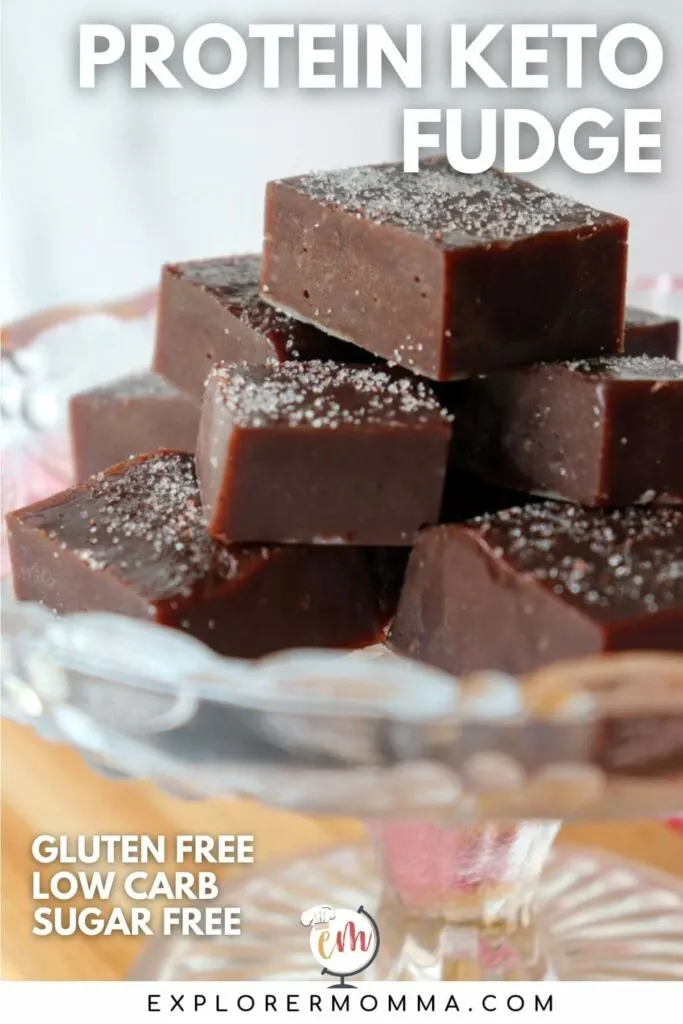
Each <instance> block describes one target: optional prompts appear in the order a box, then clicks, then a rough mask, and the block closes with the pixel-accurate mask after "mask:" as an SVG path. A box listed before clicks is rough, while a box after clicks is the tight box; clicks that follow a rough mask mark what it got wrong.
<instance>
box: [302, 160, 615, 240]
mask: <svg viewBox="0 0 683 1024" xmlns="http://www.w3.org/2000/svg"><path fill="white" fill-rule="evenodd" d="M285 184H287V185H290V186H291V187H293V188H296V189H297V190H298V191H300V192H303V193H305V194H306V195H309V196H310V197H311V198H313V199H317V200H320V201H322V202H324V203H328V204H330V205H331V206H341V207H343V208H344V209H346V210H347V211H349V212H352V213H356V215H357V216H358V217H363V218H367V219H369V220H373V221H375V222H378V223H387V224H394V225H397V226H399V227H403V228H405V229H406V230H408V231H411V232H414V233H415V234H420V235H423V236H426V237H431V238H434V239H435V240H436V241H438V242H440V243H442V244H443V245H444V246H445V247H449V246H460V245H472V244H475V243H477V242H495V241H502V242H505V241H514V240H515V239H518V238H526V237H529V236H532V235H537V234H540V233H541V232H543V231H549V230H553V229H570V228H584V229H585V228H590V227H593V228H595V227H597V226H598V225H599V224H604V223H609V222H610V221H611V220H613V218H612V217H611V216H610V215H609V214H605V213H600V212H599V211H598V210H594V209H592V208H590V207H588V206H583V205H582V204H581V203H576V202H574V201H573V200H571V199H566V198H565V197H564V196H558V195H554V194H553V193H551V192H545V191H542V190H541V189H539V188H537V187H536V186H535V185H531V184H530V183H529V182H526V181H523V180H521V179H519V178H513V177H510V176H508V175H505V174H502V173H501V172H499V171H495V170H491V171H486V172H485V173H483V174H460V173H458V172H456V171H454V170H452V169H451V167H450V166H449V165H448V163H447V162H446V161H445V160H444V159H442V158H437V159H435V160H427V161H425V162H424V164H423V165H422V167H421V169H420V172H419V173H418V174H405V173H404V172H403V168H402V166H401V165H400V164H384V165H379V166H375V167H355V168H350V169H348V170H342V171H322V172H317V173H314V174H308V175H305V176H303V177H301V178H292V179H289V180H288V181H286V182H285Z"/></svg>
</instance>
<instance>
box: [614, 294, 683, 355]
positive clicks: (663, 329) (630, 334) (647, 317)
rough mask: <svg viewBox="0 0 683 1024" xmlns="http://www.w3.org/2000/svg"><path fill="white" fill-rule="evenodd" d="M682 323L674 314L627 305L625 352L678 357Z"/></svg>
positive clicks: (628, 353)
mask: <svg viewBox="0 0 683 1024" xmlns="http://www.w3.org/2000/svg"><path fill="white" fill-rule="evenodd" d="M680 331H681V324H680V321H679V320H676V318H675V317H673V316H660V315H659V314H658V313H651V312H650V311H649V310H647V309H636V308H635V307H634V306H627V307H626V326H625V328H624V353H625V355H627V356H667V357H668V358H669V359H676V358H678V346H679V341H680Z"/></svg>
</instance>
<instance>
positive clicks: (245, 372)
mask: <svg viewBox="0 0 683 1024" xmlns="http://www.w3.org/2000/svg"><path fill="white" fill-rule="evenodd" d="M450 436H451V427H450V422H449V419H448V416H447V414H446V412H445V410H444V409H443V408H442V407H441V405H440V403H439V401H438V399H437V398H436V396H435V395H434V393H433V391H432V389H431V388H430V387H429V385H428V384H426V383H425V382H424V381H421V380H419V379H418V378H416V377H414V376H413V375H412V374H404V373H396V372H391V371H385V370H379V369H376V368H374V367H370V366H361V367H358V366H342V365H339V364H336V363H330V362H325V363H324V362H308V363H282V364H279V365H271V366H266V367H259V366H248V367H240V366H223V365H219V366H216V367H214V369H213V370H212V371H211V374H210V376H209V381H208V384H207V389H206V394H205V396H204V404H203V407H202V419H201V425H200V430H199V438H198V441H197V475H198V477H199V486H200V490H201V494H202V501H203V504H204V508H205V510H206V514H207V519H208V523H209V531H210V532H211V533H212V534H213V536H215V537H218V538H219V539H221V540H224V541H228V542H230V543H246V542H255V541H263V542H265V543H276V542H277V543H283V544H360V545H388V546H390V545H410V544H412V543H413V541H414V539H415V536H416V534H417V532H418V530H419V529H420V527H421V526H424V525H426V524H429V523H436V522H438V521H439V510H440V506H441V498H442V493H443V484H444V477H445V475H446V464H447V461H448V449H449V442H450Z"/></svg>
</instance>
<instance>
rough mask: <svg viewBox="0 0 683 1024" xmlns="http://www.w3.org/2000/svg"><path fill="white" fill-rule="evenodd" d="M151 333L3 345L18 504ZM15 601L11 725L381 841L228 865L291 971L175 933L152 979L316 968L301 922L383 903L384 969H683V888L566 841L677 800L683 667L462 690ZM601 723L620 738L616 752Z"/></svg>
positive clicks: (457, 685) (7, 492)
mask: <svg viewBox="0 0 683 1024" xmlns="http://www.w3.org/2000/svg"><path fill="white" fill-rule="evenodd" d="M650 284H651V287H650V288H649V289H648V293H647V294H646V295H640V294H634V295H633V296H632V298H633V301H634V302H635V303H637V304H642V305H645V306H647V307H649V308H658V309H670V310H671V311H672V312H673V311H675V312H678V313H679V314H680V312H681V311H683V301H682V300H683V290H682V289H683V284H682V283H681V282H680V281H676V280H675V279H673V278H667V279H666V280H664V281H661V280H660V281H657V282H651V283H650ZM152 339H153V319H152V318H151V317H141V318H139V319H133V320H127V321H123V320H121V319H118V318H116V317H113V316H107V315H104V314H98V315H97V316H89V317H83V318H80V319H78V320H75V321H72V322H70V323H66V324H62V325H60V326H58V327H53V328H51V329H49V330H47V331H45V332H43V333H42V334H41V335H39V336H38V337H37V338H36V339H35V340H33V341H32V342H31V344H30V345H24V346H21V347H18V348H14V349H7V350H4V351H3V392H2V422H3V441H2V444H3V465H4V472H3V490H2V504H3V512H6V511H8V510H9V509H11V508H16V507H19V506H21V505H24V504H26V503H28V502H30V501H34V500H37V499H38V498H40V497H43V496H45V495H46V494H49V493H51V492H53V491H55V490H58V489H61V488H62V487H64V486H65V485H68V483H69V482H70V476H71V466H70V452H69V443H68V436H67V432H66V429H65V426H66V407H67V401H68V398H69V397H70V395H71V394H73V393H75V392H76V391H79V390H81V389H82V388H84V387H90V386H93V385H94V384H96V383H99V382H101V381H104V380H108V379H111V378H113V377H115V376H118V375H120V374H123V373H126V372H129V371H131V370H135V369H140V368H144V367H145V366H147V365H148V364H149V360H150V356H151V349H152ZM2 541H3V550H2V558H3V576H4V577H6V573H7V558H6V550H5V539H4V535H3V538H2ZM2 600H3V623H2V645H3V650H2V654H3V657H2V698H3V705H2V710H3V714H4V715H6V716H8V717H10V718H12V719H14V720H15V721H18V722H21V723H24V724H28V725H31V726H32V727H33V728H34V729H35V730H36V731H37V732H38V733H39V734H40V735H41V736H43V737H45V738H46V739H49V740H54V741H60V742H66V743H68V744H70V745H72V746H73V747H75V748H76V749H78V750H79V751H80V752H81V753H82V754H83V755H84V756H85V757H86V758H87V759H88V761H89V762H90V764H91V765H92V766H93V767H94V768H97V769H98V770H100V771H103V772H105V773H108V774H110V775H114V776H124V777H140V778H149V779H153V780H154V781H155V782H156V783H158V784H159V785H160V786H163V787H165V788H167V789H169V790H171V791H173V792H174V793H176V794H180V795H183V796H186V797H188V798H201V797H204V796H213V797H215V796H226V797H227V796H234V795H248V796H251V797H254V798H257V799H259V800H261V801H263V802H264V803H267V804H272V805H277V806H278V807H283V808H291V809H294V810H298V811H306V812H309V813H322V814H326V815H330V814H334V815H345V816H352V817H358V818H362V819H364V820H367V821H368V822H369V823H370V825H369V831H370V834H371V836H372V838H373V843H374V845H373V849H374V850H375V854H376V855H371V853H370V852H369V849H358V850H343V851H331V852H329V853H327V854H325V855H323V856H320V857H318V858H315V859H312V860H308V861H307V862H306V863H305V864H304V863H302V862H297V863H296V864H294V865H283V866H282V867H280V868H276V869H271V870H270V871H269V872H268V873H266V874H264V875H263V876H257V875H256V874H255V873H254V872H250V873H249V874H248V875H245V876H244V877H243V878H242V877H240V876H239V875H234V874H231V876H230V884H229V887H228V890H227V891H226V895H225V898H226V899H227V900H228V901H229V903H230V905H236V901H237V905H241V906H242V907H243V908H245V920H252V921H255V920H263V919H264V915H265V918H267V919H268V921H269V922H270V924H269V928H275V929H278V930H279V931H281V933H282V936H281V940H280V939H278V940H277V941H276V942H275V943H272V932H271V933H270V935H269V940H268V945H269V946H270V947H271V948H274V949H275V948H276V949H279V950H282V949H285V948H286V949H291V950H292V954H291V957H290V960H291V962H289V963H283V962H281V961H282V958H281V957H280V959H279V962H278V963H277V964H275V963H273V962H271V960H270V958H269V955H268V953H267V948H266V944H265V943H264V941H263V936H262V935H261V933H259V932H254V933H251V932H249V933H247V934H245V935H243V937H242V940H241V941H240V945H239V949H237V947H236V944H235V943H234V942H233V943H231V944H227V945H223V944H221V942H219V941H217V940H199V939H197V940H192V941H190V940H182V941H177V942H176V941H171V940H164V942H163V943H161V944H158V943H157V944H154V945H153V946H151V947H150V950H149V952H148V954H147V955H146V956H145V957H144V958H143V960H142V962H141V964H140V965H139V966H138V968H137V970H136V976H137V977H150V976H155V977H165V978H169V979H170V978H176V977H177V978H180V977H186V978H189V977H192V978H195V979H198V978H202V977H211V978H214V979H215V978H219V977H226V978H227V977H232V978H235V979H237V978H244V979H246V978H257V977H262V978H274V977H287V978H292V977H297V978H298V977H301V978H303V977H310V978H314V977H316V975H317V973H319V969H318V968H317V967H316V963H315V961H314V960H313V958H312V957H311V956H310V953H309V951H308V936H307V935H306V934H305V930H304V929H302V927H301V925H300V924H299V916H300V914H301V912H302V911H303V910H304V909H306V907H309V906H312V905H314V904H318V903H331V904H333V905H335V904H336V905H337V906H342V907H352V906H355V905H356V904H357V903H360V902H363V903H364V905H365V906H369V905H371V903H372V901H373V900H374V905H375V907H376V910H375V916H376V917H377V918H378V924H379V932H380V935H381V950H380V955H379V956H378V957H377V959H376V960H375V962H374V963H373V965H372V968H371V969H370V970H371V972H373V976H374V977H382V978H389V977H391V978H415V979H425V980H436V979H439V978H443V979H456V978H487V979H496V978H504V979H517V978H548V977H557V976H560V977H574V978H601V977H615V976H622V977H656V978H657V977H659V978H683V886H681V885H680V884H678V883H677V882H676V881H675V880H674V879H669V878H666V877H665V876H660V875H657V874H656V873H654V872H650V871H647V870H646V869H643V868H640V867H637V866H635V865H626V864H621V863H615V862H614V861H612V860H611V859H610V858H605V857H604V856H599V855H597V854H592V853H590V852H586V851H566V850H562V849H559V850H553V840H554V838H555V836H556V834H557V831H558V828H559V822H560V821H561V820H567V819H591V818H607V817H611V818H614V817H629V816H646V815H647V816H651V817H654V816H660V815H661V816H664V815H667V814H673V813H675V812H679V811H680V810H681V808H682V807H683V657H679V656H664V655H661V656H660V655H645V654H644V655H640V656H637V657H636V656H625V657H621V658H618V657H615V658H604V659H601V660H598V661H591V662H587V663H577V664H574V665H572V664H567V665H558V666H553V667H552V669H550V670H548V671H546V672H543V673H539V674H538V675H537V676H535V677H532V678H531V679H527V680H516V679H512V678H510V677H507V676H505V675H503V674H501V673H493V672H492V673H485V674H482V675H479V676H477V677H475V678H470V679H462V680H454V679H453V678H452V677H450V676H447V675H445V674H444V673H441V672H438V671H436V670H433V669H430V668H428V667H426V666H423V665H420V664H418V663H416V662H412V661H406V660H403V659H400V658H397V657H395V656H394V655H392V654H390V653H389V652H387V651H386V650H384V649H383V648H381V647H377V648H372V649H369V650H366V651H358V652H353V653H349V654H340V653H338V652H337V653H335V652H325V651H299V652H296V651H293V652H285V653H283V654H279V655H274V656H271V657H268V658H264V659H262V660H260V661H258V662H242V661H237V660H231V659H226V658H220V657H218V656H216V655H215V654H213V652H211V651H210V650H208V649H207V648H206V647H204V646H203V645H202V644H200V643H198V642H196V641H194V640H193V639H192V638H190V637H188V636H186V635H184V634H182V633H180V632H174V631H172V630H168V629H165V628H163V627H160V626H157V625H154V624H149V623H145V622H140V621H135V620H131V619H126V618H122V617H119V616H113V615H102V614H94V613H88V614H84V615H74V616H70V617H68V618H64V619H57V618H55V617H54V616H53V615H52V614H51V613H49V612H48V611H46V610H45V609H43V608H41V607H39V606H35V605H26V604H21V603H18V602H16V601H15V599H14V597H13V595H12V591H11V586H10V584H9V582H8V580H7V579H6V578H5V579H4V580H3V584H2ZM606 730H612V731H613V734H618V735H619V737H620V740H619V744H618V748H615V750H616V752H614V753H613V755H611V756H610V758H608V759H607V761H606V760H605V758H604V757H603V756H601V754H600V750H601V746H600V742H599V740H600V737H602V736H603V735H604V734H605V731H606ZM615 730H616V733H615ZM653 759H654V761H653ZM644 764H649V765H650V767H646V768H644V767H643V765H644ZM380 878H381V884H380ZM236 890H238V891H236ZM368 901H370V903H369V902H368ZM536 910H539V913H536ZM247 915H248V916H247Z"/></svg>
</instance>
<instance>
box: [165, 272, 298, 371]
mask: <svg viewBox="0 0 683 1024" xmlns="http://www.w3.org/2000/svg"><path fill="white" fill-rule="evenodd" d="M166 270H167V271H168V273H170V274H173V275H174V276H175V277H177V278H180V279H182V280H184V281H188V282H189V283H190V284H194V285H197V286H198V287H200V288H203V289H204V290H205V291H207V292H209V293H211V294H212V295H213V296H214V297H215V298H216V299H218V300H219V301H220V302H222V303H223V304H224V305H225V306H226V307H227V308H228V309H229V310H230V312H231V313H232V315H233V316H234V317H236V319H238V320H239V321H240V322H241V323H243V324H244V325H245V326H246V327H249V328H251V329H252V330H254V331H257V332H259V333H260V334H265V335H270V334H275V333H276V334H278V335H279V336H280V337H281V339H282V343H283V345H284V349H285V351H286V352H287V353H288V354H289V355H291V356H294V357H297V356H298V355H299V351H298V346H299V345H301V344H303V343H304V341H305V338H304V337H303V335H304V334H305V333H306V331H307V330H308V331H310V328H306V327H304V326H302V325H301V324H300V323H299V322H298V321H297V320H295V319H294V317H291V316H289V314H287V313H284V312H282V311H281V310H279V309H275V308H274V307H273V306H271V305H269V304H268V303H267V302H264V301H263V299H262V298H261V297H260V294H259V287H260V276H261V257H260V256H257V255H246V256H224V257H216V258H214V259H208V260H194V261H190V262H188V263H170V264H168V265H167V267H166ZM301 354H302V355H305V352H303V353H301Z"/></svg>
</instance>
